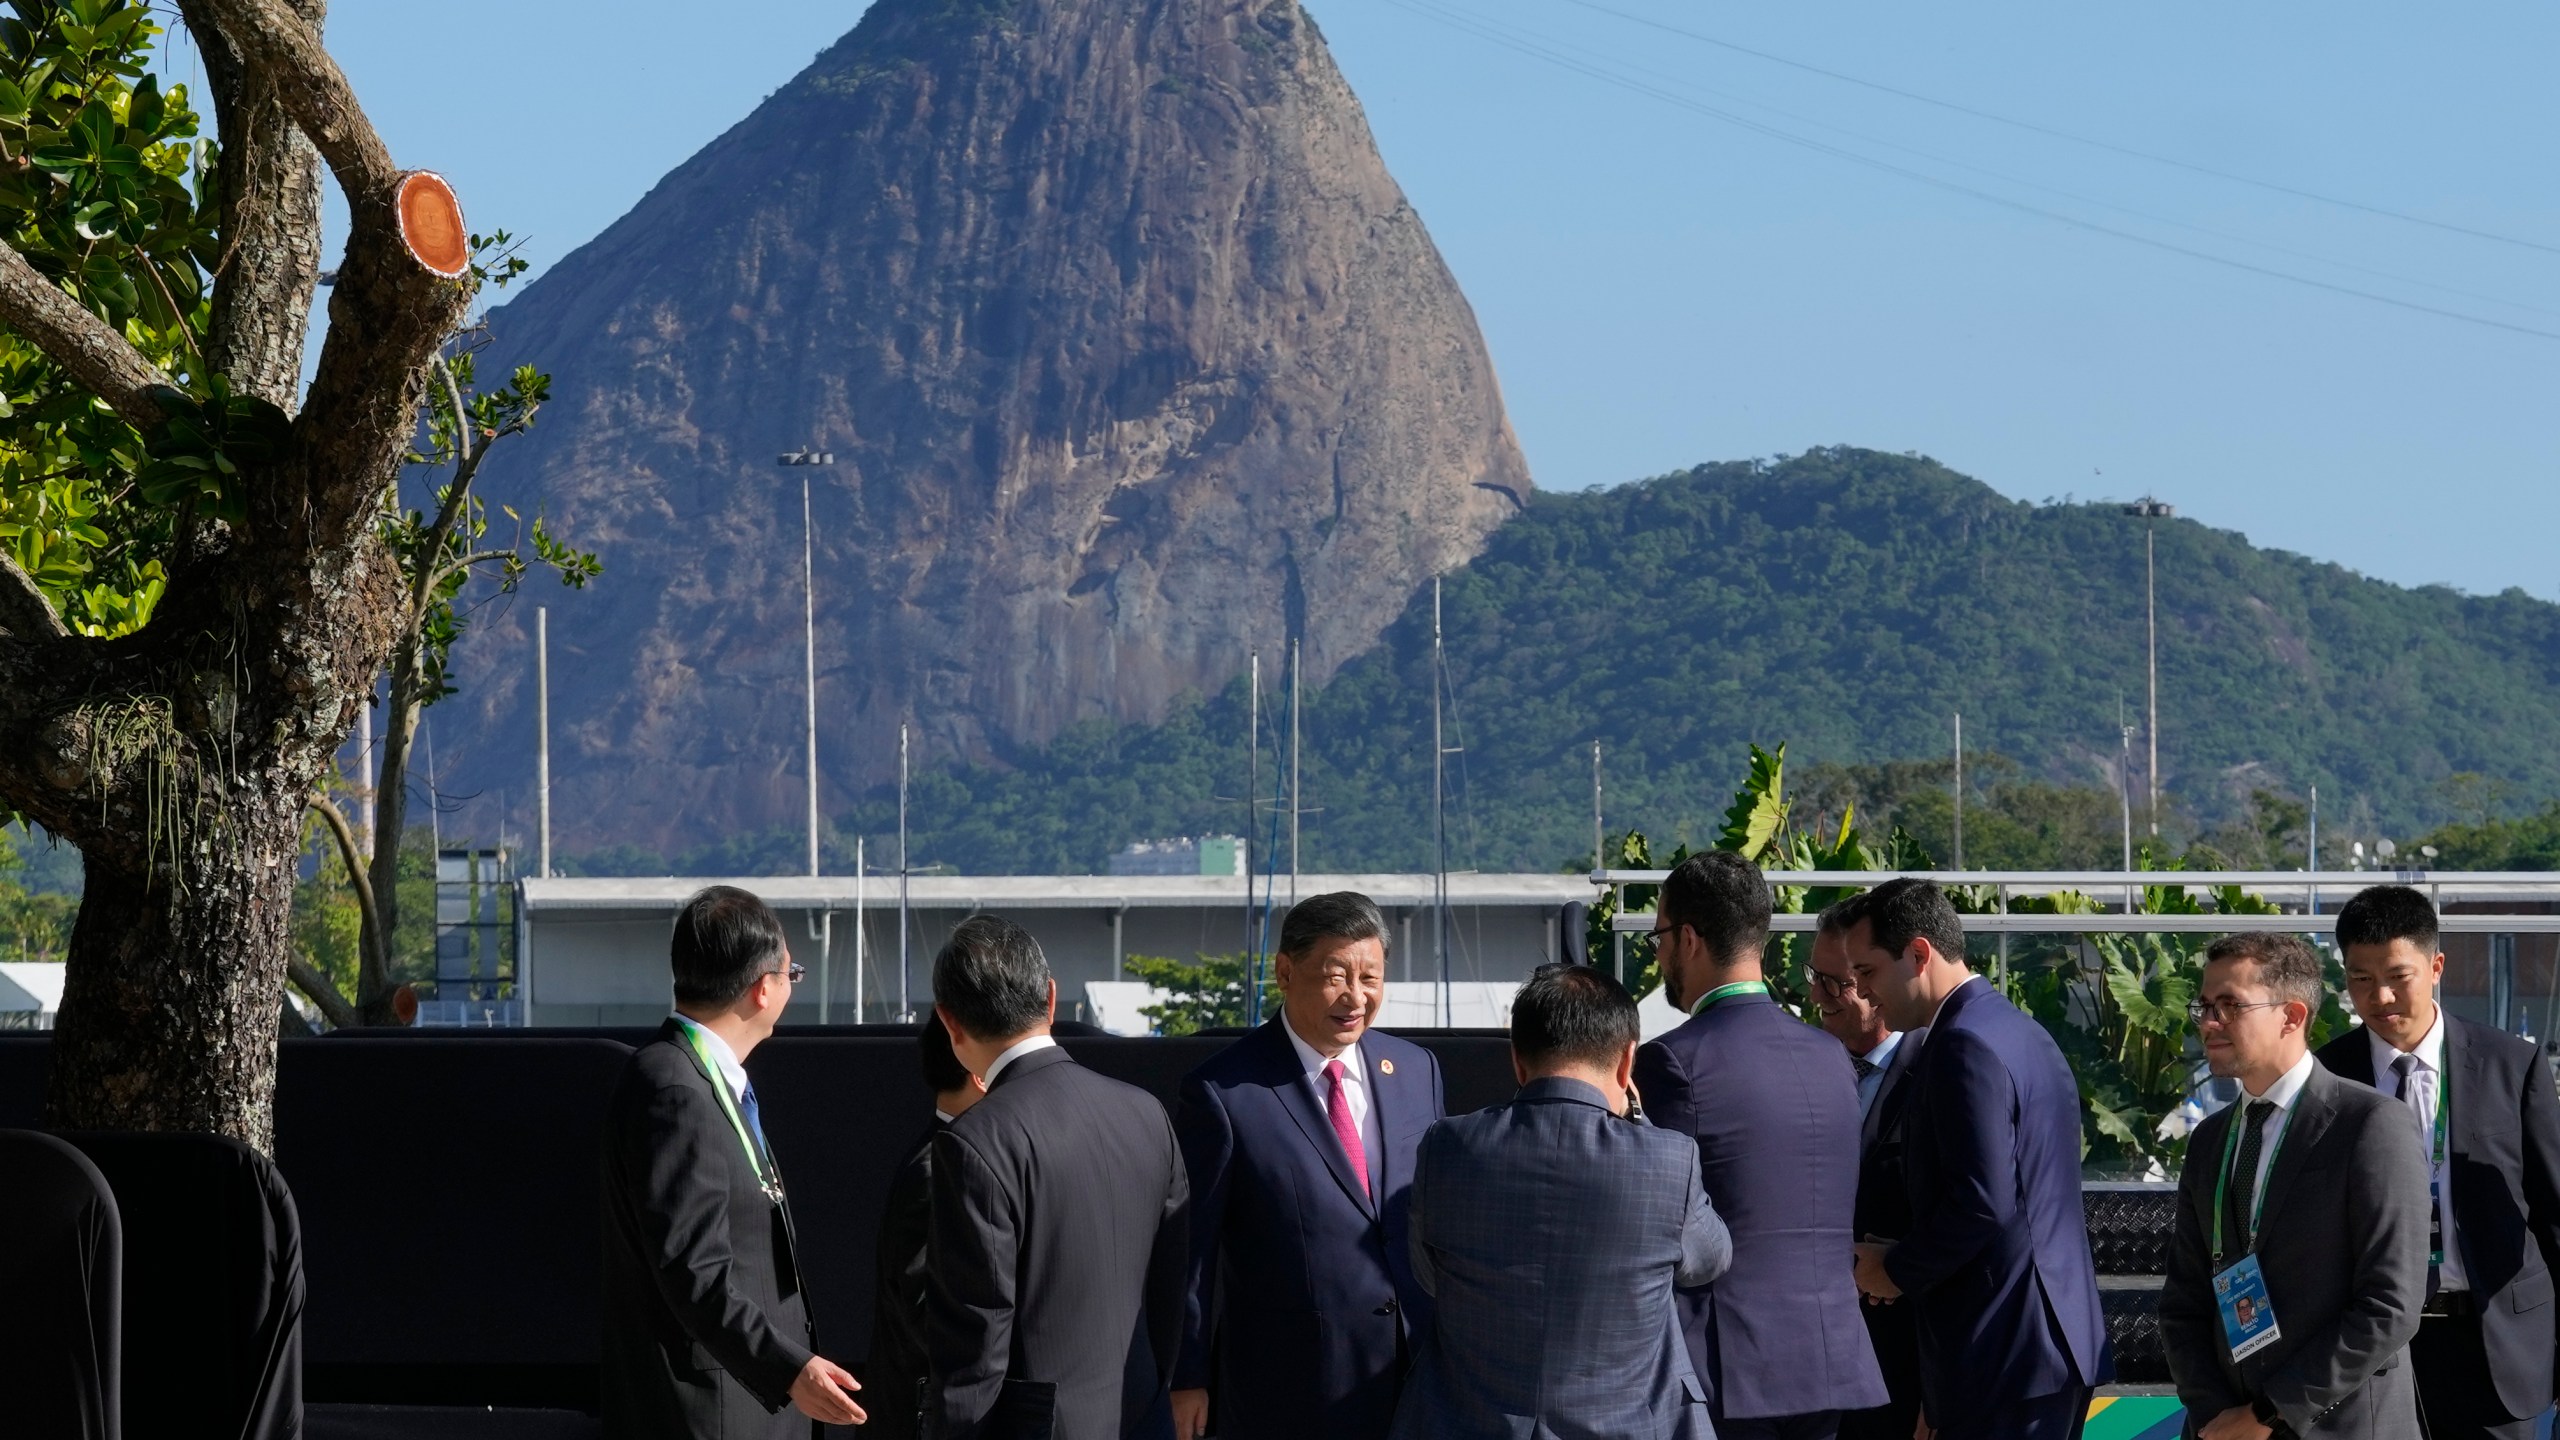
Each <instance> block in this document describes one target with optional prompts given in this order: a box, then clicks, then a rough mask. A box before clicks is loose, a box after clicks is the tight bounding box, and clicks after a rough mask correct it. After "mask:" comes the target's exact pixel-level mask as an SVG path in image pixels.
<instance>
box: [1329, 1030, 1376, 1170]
mask: <svg viewBox="0 0 2560 1440" xmlns="http://www.w3.org/2000/svg"><path fill="white" fill-rule="evenodd" d="M1324 1078H1325V1086H1326V1088H1325V1094H1324V1113H1325V1115H1326V1116H1327V1117H1328V1118H1330V1119H1331V1120H1332V1121H1333V1138H1334V1139H1336V1140H1339V1141H1341V1142H1342V1153H1343V1154H1345V1155H1348V1156H1350V1157H1351V1174H1352V1176H1353V1178H1355V1179H1357V1180H1358V1181H1359V1182H1360V1193H1361V1194H1363V1195H1366V1194H1368V1193H1369V1154H1368V1152H1367V1151H1365V1150H1363V1149H1361V1148H1360V1122H1358V1121H1356V1120H1354V1119H1352V1118H1351V1097H1350V1096H1349V1095H1347V1094H1345V1093H1343V1089H1342V1062H1341V1061H1339V1060H1327V1061H1326V1062H1324Z"/></svg>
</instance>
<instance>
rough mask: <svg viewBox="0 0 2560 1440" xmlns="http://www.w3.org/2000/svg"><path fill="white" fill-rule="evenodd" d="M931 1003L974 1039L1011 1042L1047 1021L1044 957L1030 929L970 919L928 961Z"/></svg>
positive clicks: (988, 918) (995, 920)
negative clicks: (947, 1012) (948, 1013)
mask: <svg viewBox="0 0 2560 1440" xmlns="http://www.w3.org/2000/svg"><path fill="white" fill-rule="evenodd" d="M933 1001H934V1003H935V1004H937V1005H940V1006H941V1007H943V1008H944V1009H946V1010H948V1011H950V1012H951V1013H952V1015H953V1016H954V1017H955V1018H957V1019H958V1020H959V1022H960V1025H961V1028H963V1029H965V1030H967V1031H968V1032H969V1033H970V1034H971V1035H973V1036H975V1037H977V1038H978V1039H981V1040H1007V1039H1011V1038H1012V1037H1014V1036H1016V1035H1020V1034H1022V1033H1024V1032H1025V1031H1028V1030H1029V1029H1031V1027H1033V1026H1034V1025H1037V1024H1039V1023H1040V1022H1041V1021H1043V1020H1046V1019H1048V1018H1049V961H1048V958H1047V957H1046V956H1044V955H1042V954H1041V953H1040V942H1039V941H1037V940H1034V939H1032V938H1031V932H1030V931H1028V930H1025V929H1023V928H1022V927H1021V926H1019V925H1016V924H1014V923H1013V922H1012V921H1010V920H1000V919H998V918H996V917H995V916H993V915H972V916H970V917H969V918H968V919H966V920H963V921H961V922H960V924H959V927H958V928H956V929H954V930H953V931H952V932H951V938H950V939H949V940H948V941H945V942H944V943H943V946H942V953H941V954H939V955H936V956H934V957H933Z"/></svg>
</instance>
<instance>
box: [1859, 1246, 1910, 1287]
mask: <svg viewBox="0 0 2560 1440" xmlns="http://www.w3.org/2000/svg"><path fill="white" fill-rule="evenodd" d="M1857 1250H1858V1262H1857V1276H1858V1292H1859V1293H1860V1294H1862V1295H1865V1296H1866V1297H1867V1298H1868V1299H1870V1300H1874V1301H1878V1302H1882V1301H1886V1300H1899V1299H1901V1298H1902V1287H1901V1286H1899V1285H1896V1284H1894V1283H1893V1277H1892V1276H1890V1275H1887V1274H1886V1273H1884V1257H1885V1256H1886V1255H1888V1254H1891V1253H1892V1251H1893V1247H1892V1246H1890V1245H1880V1244H1878V1243H1876V1242H1875V1241H1873V1240H1861V1241H1859V1242H1858V1246H1857Z"/></svg>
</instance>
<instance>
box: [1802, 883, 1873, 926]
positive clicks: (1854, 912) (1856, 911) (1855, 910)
mask: <svg viewBox="0 0 2560 1440" xmlns="http://www.w3.org/2000/svg"><path fill="white" fill-rule="evenodd" d="M1865 918H1867V892H1865V891H1864V890H1861V891H1859V892H1858V893H1857V894H1855V895H1849V896H1844V897H1842V898H1841V899H1838V900H1834V901H1832V902H1831V903H1830V904H1828V905H1825V906H1823V907H1822V913H1821V914H1820V915H1818V916H1816V917H1814V922H1813V929H1814V933H1815V934H1818V935H1845V934H1847V933H1848V932H1849V931H1851V930H1854V929H1856V928H1857V925H1858V922H1859V921H1861V920H1864V919H1865Z"/></svg>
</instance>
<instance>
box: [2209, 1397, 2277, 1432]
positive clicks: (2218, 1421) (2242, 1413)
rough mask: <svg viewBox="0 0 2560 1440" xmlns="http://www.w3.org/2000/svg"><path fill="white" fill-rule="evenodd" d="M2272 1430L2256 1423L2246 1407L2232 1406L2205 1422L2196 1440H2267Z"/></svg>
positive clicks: (2254, 1416)
mask: <svg viewBox="0 0 2560 1440" xmlns="http://www.w3.org/2000/svg"><path fill="white" fill-rule="evenodd" d="M2274 1433H2276V1432H2274V1431H2273V1430H2270V1429H2268V1428H2267V1427H2266V1426H2264V1425H2262V1424H2260V1423H2258V1417H2257V1414H2256V1413H2255V1412H2254V1411H2252V1410H2251V1409H2250V1408H2249V1407H2248V1406H2246V1405H2234V1406H2232V1407H2231V1408H2230V1409H2228V1410H2225V1411H2223V1412H2222V1413H2221V1414H2219V1415H2216V1416H2214V1417H2213V1418H2212V1419H2211V1420H2208V1421H2206V1422H2205V1427H2204V1428H2203V1429H2202V1430H2199V1431H2197V1432H2196V1437H2197V1440H2267V1437H2268V1436H2270V1435H2273V1434H2274Z"/></svg>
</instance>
